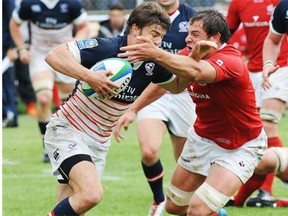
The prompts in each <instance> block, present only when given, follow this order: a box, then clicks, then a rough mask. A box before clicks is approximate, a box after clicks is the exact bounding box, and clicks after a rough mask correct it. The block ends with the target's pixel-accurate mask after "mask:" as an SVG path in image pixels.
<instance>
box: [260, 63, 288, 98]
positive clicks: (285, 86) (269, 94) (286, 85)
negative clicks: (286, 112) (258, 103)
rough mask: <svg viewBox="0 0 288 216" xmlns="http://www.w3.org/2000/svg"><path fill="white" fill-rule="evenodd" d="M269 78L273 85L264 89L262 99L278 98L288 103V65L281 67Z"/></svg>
mask: <svg viewBox="0 0 288 216" xmlns="http://www.w3.org/2000/svg"><path fill="white" fill-rule="evenodd" d="M269 80H270V82H271V85H272V87H271V88H270V89H268V90H266V91H263V95H262V100H265V99H271V98H278V99H280V100H282V101H285V102H286V103H288V66H287V67H281V68H279V69H278V70H277V71H276V72H275V73H273V74H271V75H270V77H269Z"/></svg>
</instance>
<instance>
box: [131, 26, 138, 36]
mask: <svg viewBox="0 0 288 216" xmlns="http://www.w3.org/2000/svg"><path fill="white" fill-rule="evenodd" d="M139 33H140V29H139V27H138V26H137V25H136V24H133V25H132V27H131V34H132V35H133V36H134V37H137V36H139Z"/></svg>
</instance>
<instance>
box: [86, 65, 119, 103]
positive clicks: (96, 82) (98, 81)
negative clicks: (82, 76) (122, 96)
mask: <svg viewBox="0 0 288 216" xmlns="http://www.w3.org/2000/svg"><path fill="white" fill-rule="evenodd" d="M88 74H89V78H87V80H84V81H85V82H87V83H88V85H89V86H90V87H91V88H93V89H94V90H95V91H96V92H97V93H98V95H99V97H100V98H101V99H107V98H111V97H113V96H115V95H117V92H115V91H114V90H113V89H112V88H113V87H114V88H119V87H120V86H119V85H118V84H116V83H114V82H112V81H111V80H109V78H108V76H109V75H113V72H112V71H111V70H106V71H96V73H91V72H89V73H88Z"/></svg>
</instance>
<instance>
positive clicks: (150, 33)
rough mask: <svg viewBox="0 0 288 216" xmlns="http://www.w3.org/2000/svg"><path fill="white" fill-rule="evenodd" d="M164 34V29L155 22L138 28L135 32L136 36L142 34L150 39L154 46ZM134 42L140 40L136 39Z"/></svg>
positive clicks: (158, 44) (158, 43)
mask: <svg viewBox="0 0 288 216" xmlns="http://www.w3.org/2000/svg"><path fill="white" fill-rule="evenodd" d="M165 34H166V30H165V29H163V28H162V26H160V25H157V24H153V25H150V26H146V27H144V28H143V29H138V30H137V33H136V35H137V36H144V37H146V38H149V39H151V40H152V41H153V43H154V44H155V45H156V46H160V44H161V41H162V39H163V37H164V35H165ZM135 43H141V41H138V40H136V41H135Z"/></svg>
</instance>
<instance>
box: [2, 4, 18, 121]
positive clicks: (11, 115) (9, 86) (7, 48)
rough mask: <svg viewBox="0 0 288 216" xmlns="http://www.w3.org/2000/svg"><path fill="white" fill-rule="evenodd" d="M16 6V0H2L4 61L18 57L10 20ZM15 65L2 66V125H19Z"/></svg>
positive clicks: (10, 60) (12, 60)
mask: <svg viewBox="0 0 288 216" xmlns="http://www.w3.org/2000/svg"><path fill="white" fill-rule="evenodd" d="M14 8H15V2H14V0H13V1H11V0H3V1H2V14H3V16H2V18H3V20H2V62H4V59H5V57H6V60H7V61H8V62H14V61H15V60H16V59H17V53H16V50H15V49H14V47H15V45H14V43H13V40H12V38H11V35H10V32H9V20H10V18H11V15H12V11H13V9H14ZM13 69H14V68H13V67H9V66H8V67H7V69H6V70H4V69H3V68H2V127H17V126H18V123H17V105H16V90H15V85H14V71H13Z"/></svg>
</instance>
